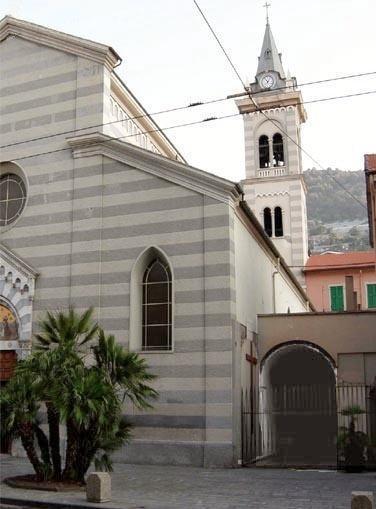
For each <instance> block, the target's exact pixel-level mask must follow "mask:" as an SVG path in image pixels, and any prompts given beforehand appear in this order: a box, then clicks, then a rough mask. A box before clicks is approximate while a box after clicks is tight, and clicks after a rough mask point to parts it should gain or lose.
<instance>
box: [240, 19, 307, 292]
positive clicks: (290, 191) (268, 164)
mask: <svg viewBox="0 0 376 509" xmlns="http://www.w3.org/2000/svg"><path fill="white" fill-rule="evenodd" d="M249 91H250V93H251V94H252V96H253V98H254V100H255V102H256V104H257V107H256V106H255V105H254V103H253V102H252V101H251V100H250V98H249V97H243V98H241V99H237V100H236V104H237V107H238V109H239V112H240V113H242V114H243V119H244V138H245V171H246V178H245V180H243V182H242V184H243V187H244V190H245V199H246V200H247V202H248V205H249V206H250V208H251V210H252V211H253V212H254V213H255V215H256V217H257V218H258V220H259V221H260V223H261V225H262V226H263V227H264V229H265V232H266V233H267V235H269V237H271V239H272V240H273V242H274V243H275V245H276V247H277V249H278V250H279V252H280V253H281V255H282V256H283V258H284V259H285V261H286V262H287V264H288V265H289V266H290V267H291V269H292V271H293V272H294V274H295V275H296V276H297V278H298V279H299V281H300V282H301V283H302V284H303V285H304V276H303V272H302V268H303V266H304V265H305V262H306V260H307V257H308V234H307V211H306V187H305V183H304V180H303V175H302V158H301V149H300V145H301V143H300V129H301V124H303V123H304V122H305V120H306V118H307V115H306V112H305V109H304V107H303V105H302V95H301V93H300V91H299V90H298V88H297V83H296V79H295V78H291V77H289V76H286V74H285V71H284V69H283V65H282V58H281V53H278V50H277V46H276V43H275V41H274V37H273V34H272V31H271V28H270V24H269V18H268V16H267V22H266V29H265V35H264V40H263V43H262V49H261V55H260V57H259V60H258V66H257V72H256V76H255V81H254V82H253V83H251V84H250V85H249ZM260 110H262V111H260Z"/></svg>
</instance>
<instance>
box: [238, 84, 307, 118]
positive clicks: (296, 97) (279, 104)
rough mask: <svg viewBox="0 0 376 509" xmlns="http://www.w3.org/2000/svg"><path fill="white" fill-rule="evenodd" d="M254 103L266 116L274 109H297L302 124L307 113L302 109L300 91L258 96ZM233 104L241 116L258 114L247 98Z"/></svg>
mask: <svg viewBox="0 0 376 509" xmlns="http://www.w3.org/2000/svg"><path fill="white" fill-rule="evenodd" d="M255 101H256V104H257V106H258V108H259V109H260V110H262V111H264V113H266V114H268V110H273V109H275V108H287V107H288V106H293V107H296V108H297V109H298V112H299V116H300V121H301V122H302V123H304V122H305V121H306V120H307V112H306V111H305V109H304V105H303V97H302V94H301V92H300V90H291V91H284V92H280V91H279V92H278V91H276V92H275V93H274V94H273V93H271V92H270V93H268V94H265V95H262V94H260V95H259V94H258V95H257V96H256V97H255ZM235 102H236V105H237V107H238V109H239V112H240V113H242V114H245V113H255V112H259V109H258V108H256V106H255V105H254V104H253V102H252V101H251V100H250V98H249V97H243V98H241V99H237V100H236V101H235ZM271 118H273V117H271ZM273 120H274V119H273Z"/></svg>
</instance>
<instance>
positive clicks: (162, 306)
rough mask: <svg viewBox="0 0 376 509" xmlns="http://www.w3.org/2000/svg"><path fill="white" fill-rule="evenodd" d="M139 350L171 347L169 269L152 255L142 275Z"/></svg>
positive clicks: (167, 348) (168, 348) (169, 348)
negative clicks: (151, 259) (140, 340)
mask: <svg viewBox="0 0 376 509" xmlns="http://www.w3.org/2000/svg"><path fill="white" fill-rule="evenodd" d="M142 286H143V292H142V350H147V351H153V350H171V347H172V341H171V336H172V334H171V332H172V307H171V302H172V298H171V292H172V288H171V272H170V269H169V267H168V265H167V264H166V263H164V262H163V261H162V260H161V259H160V258H155V259H154V260H153V261H152V262H151V263H150V264H149V265H148V267H147V269H146V270H145V273H144V277H143V283H142Z"/></svg>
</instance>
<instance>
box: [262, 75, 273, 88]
mask: <svg viewBox="0 0 376 509" xmlns="http://www.w3.org/2000/svg"><path fill="white" fill-rule="evenodd" d="M260 84H261V86H262V88H266V89H269V88H273V87H274V85H275V77H274V76H273V75H272V74H265V76H263V77H262V78H261V83H260Z"/></svg>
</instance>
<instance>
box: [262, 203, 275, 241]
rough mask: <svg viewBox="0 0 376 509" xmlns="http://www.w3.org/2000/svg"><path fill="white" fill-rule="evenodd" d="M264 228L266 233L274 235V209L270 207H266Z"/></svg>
mask: <svg viewBox="0 0 376 509" xmlns="http://www.w3.org/2000/svg"><path fill="white" fill-rule="evenodd" d="M264 230H265V233H266V235H268V236H269V237H271V236H272V235H273V229H272V211H271V210H270V208H269V207H266V208H265V209H264Z"/></svg>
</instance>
